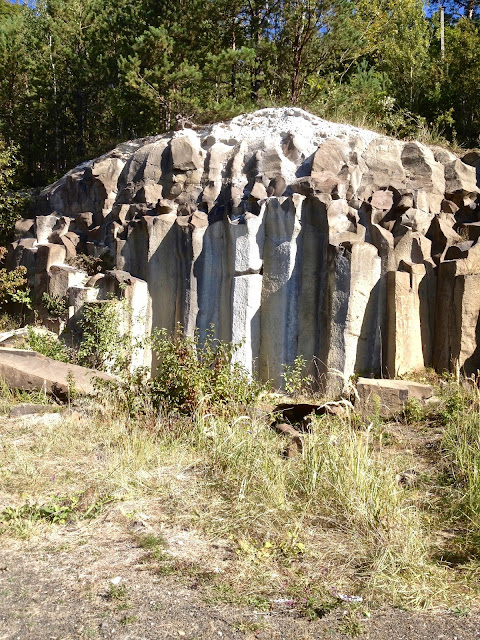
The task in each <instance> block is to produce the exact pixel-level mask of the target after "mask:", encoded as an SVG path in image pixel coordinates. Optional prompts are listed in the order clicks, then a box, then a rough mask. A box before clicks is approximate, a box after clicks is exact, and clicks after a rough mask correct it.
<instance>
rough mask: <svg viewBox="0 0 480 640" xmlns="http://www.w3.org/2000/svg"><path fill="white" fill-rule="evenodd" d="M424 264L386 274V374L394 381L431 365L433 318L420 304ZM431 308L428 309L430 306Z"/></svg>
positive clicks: (424, 271)
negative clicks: (409, 372) (408, 269)
mask: <svg viewBox="0 0 480 640" xmlns="http://www.w3.org/2000/svg"><path fill="white" fill-rule="evenodd" d="M426 277H427V276H426V269H425V266H424V265H423V264H415V265H413V264H412V265H411V268H410V272H407V271H390V272H389V273H388V274H387V327H388V329H387V362H386V365H387V373H388V375H389V376H390V377H392V378H394V377H395V376H397V375H402V374H404V373H407V372H408V371H415V370H416V369H422V368H423V367H425V366H427V365H429V364H430V360H431V352H432V347H431V334H430V318H429V317H428V313H427V314H425V313H424V308H425V307H424V305H422V304H421V299H420V297H421V292H422V283H423V281H424V280H425V279H426ZM427 309H428V307H427Z"/></svg>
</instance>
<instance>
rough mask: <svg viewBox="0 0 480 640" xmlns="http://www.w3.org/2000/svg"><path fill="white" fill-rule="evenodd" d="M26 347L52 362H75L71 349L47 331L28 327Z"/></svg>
mask: <svg viewBox="0 0 480 640" xmlns="http://www.w3.org/2000/svg"><path fill="white" fill-rule="evenodd" d="M26 345H27V347H28V348H29V349H31V350H32V351H36V352H37V353H40V354H42V355H44V356H47V357H48V358H52V359H53V360H60V361H61V362H75V361H76V355H75V352H74V350H73V349H70V348H69V347H67V346H66V345H65V344H64V343H63V342H62V341H61V340H59V339H58V338H57V337H56V336H55V335H52V334H51V333H49V332H47V331H37V330H35V329H34V328H33V327H28V333H27V337H26Z"/></svg>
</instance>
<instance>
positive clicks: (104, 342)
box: [77, 300, 131, 373]
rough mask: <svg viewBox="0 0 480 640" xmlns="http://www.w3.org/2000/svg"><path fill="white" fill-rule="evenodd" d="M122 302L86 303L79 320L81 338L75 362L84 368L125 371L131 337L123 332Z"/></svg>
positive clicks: (128, 364) (127, 364)
mask: <svg viewBox="0 0 480 640" xmlns="http://www.w3.org/2000/svg"><path fill="white" fill-rule="evenodd" d="M123 311H124V302H121V301H118V300H104V301H101V302H90V303H85V304H84V305H83V309H82V318H81V319H80V321H79V325H80V328H81V330H82V333H83V335H82V341H81V343H80V346H79V348H78V354H77V355H78V362H79V364H81V365H83V366H84V367H91V368H92V369H99V370H100V371H110V372H115V373H122V372H125V373H126V372H127V371H128V370H129V367H130V360H131V340H130V337H129V336H128V335H122V333H121V331H120V329H121V327H120V325H121V322H122V319H123Z"/></svg>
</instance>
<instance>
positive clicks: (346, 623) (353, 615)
mask: <svg viewBox="0 0 480 640" xmlns="http://www.w3.org/2000/svg"><path fill="white" fill-rule="evenodd" d="M340 631H341V632H342V633H344V634H345V635H347V636H350V637H351V638H357V637H358V636H361V635H362V633H363V625H362V623H361V621H360V620H359V619H358V614H357V612H356V610H349V611H346V612H345V614H344V617H343V621H342V623H341V625H340Z"/></svg>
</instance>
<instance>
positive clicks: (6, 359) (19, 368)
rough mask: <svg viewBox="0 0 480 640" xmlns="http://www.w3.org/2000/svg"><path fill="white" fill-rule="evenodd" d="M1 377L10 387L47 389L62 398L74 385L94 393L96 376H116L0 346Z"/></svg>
mask: <svg viewBox="0 0 480 640" xmlns="http://www.w3.org/2000/svg"><path fill="white" fill-rule="evenodd" d="M0 378H3V380H4V381H5V383H6V385H7V386H8V388H9V389H23V390H25V391H42V390H43V391H45V393H47V394H49V395H52V396H54V397H56V398H60V399H64V398H67V397H68V394H69V387H70V392H71V391H72V384H73V386H74V390H75V392H77V393H81V394H90V393H93V392H94V391H95V387H94V380H95V378H100V379H101V380H114V379H115V378H114V377H113V376H111V375H109V374H107V373H103V372H101V371H95V370H94V369H88V368H87V367H80V366H79V365H76V364H67V363H65V362H59V361H58V360H53V359H52V358H47V357H46V356H42V355H40V354H39V353H36V352H35V351H25V350H23V349H0ZM70 379H71V380H70Z"/></svg>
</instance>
